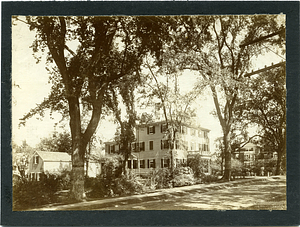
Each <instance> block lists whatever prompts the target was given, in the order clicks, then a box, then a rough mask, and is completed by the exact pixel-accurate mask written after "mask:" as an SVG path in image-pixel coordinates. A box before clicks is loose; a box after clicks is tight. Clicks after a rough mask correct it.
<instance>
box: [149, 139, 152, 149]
mask: <svg viewBox="0 0 300 227" xmlns="http://www.w3.org/2000/svg"><path fill="white" fill-rule="evenodd" d="M149 150H150V151H152V150H153V141H149Z"/></svg>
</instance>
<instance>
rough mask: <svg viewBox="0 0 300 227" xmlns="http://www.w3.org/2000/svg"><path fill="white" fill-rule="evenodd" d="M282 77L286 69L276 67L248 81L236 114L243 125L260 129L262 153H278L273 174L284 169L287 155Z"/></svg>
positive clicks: (284, 93) (283, 82)
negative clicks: (263, 151)
mask: <svg viewBox="0 0 300 227" xmlns="http://www.w3.org/2000/svg"><path fill="white" fill-rule="evenodd" d="M285 77H286V73H285V67H279V68H276V69H272V70H269V71H266V72H264V73H261V74H260V75H258V76H256V77H253V78H251V79H250V80H249V81H248V83H247V86H248V89H247V90H246V92H245V93H244V94H243V99H241V100H240V102H239V105H238V107H237V108H236V111H235V112H236V115H237V116H238V117H239V120H240V121H241V122H243V123H244V124H252V125H257V126H259V130H258V132H257V136H259V137H260V139H261V140H260V143H262V145H263V146H264V150H265V151H276V152H277V154H278V163H277V168H276V174H279V173H280V169H281V168H282V166H284V164H283V161H282V158H283V159H284V157H285V152H286V87H285Z"/></svg>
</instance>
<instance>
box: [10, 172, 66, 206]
mask: <svg viewBox="0 0 300 227" xmlns="http://www.w3.org/2000/svg"><path fill="white" fill-rule="evenodd" d="M69 176H70V173H68V172H67V171H64V172H63V173H62V174H49V173H45V174H41V176H40V180H39V181H35V180H30V179H28V178H21V179H20V180H19V181H16V182H15V184H14V185H13V209H14V210H24V209H29V208H35V207H39V206H42V205H45V204H49V203H55V202H59V200H58V196H57V194H56V193H57V192H58V191H60V190H65V189H70V179H69Z"/></svg>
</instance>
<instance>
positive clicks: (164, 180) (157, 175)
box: [147, 168, 172, 189]
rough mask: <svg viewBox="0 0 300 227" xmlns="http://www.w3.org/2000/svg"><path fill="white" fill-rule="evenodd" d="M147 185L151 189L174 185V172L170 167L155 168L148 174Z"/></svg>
mask: <svg viewBox="0 0 300 227" xmlns="http://www.w3.org/2000/svg"><path fill="white" fill-rule="evenodd" d="M147 185H148V186H149V187H150V189H161V188H171V187H172V174H171V170H170V169H169V168H160V169H153V170H151V172H150V173H149V175H148V181H147Z"/></svg>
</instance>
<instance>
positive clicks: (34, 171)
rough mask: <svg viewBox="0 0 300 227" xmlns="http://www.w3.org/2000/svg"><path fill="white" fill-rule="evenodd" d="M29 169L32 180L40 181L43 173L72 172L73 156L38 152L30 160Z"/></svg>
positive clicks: (61, 153)
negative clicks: (65, 170)
mask: <svg viewBox="0 0 300 227" xmlns="http://www.w3.org/2000/svg"><path fill="white" fill-rule="evenodd" d="M28 168H29V169H28V174H29V177H30V179H34V180H39V179H40V176H41V173H45V172H49V173H53V172H58V171H59V170H61V169H68V170H71V168H72V162H71V155H69V154H68V153H65V152H49V151H36V152H34V154H33V155H32V157H31V158H30V160H29V166H28Z"/></svg>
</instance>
